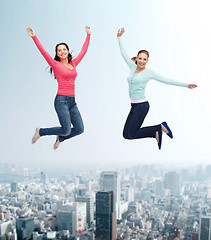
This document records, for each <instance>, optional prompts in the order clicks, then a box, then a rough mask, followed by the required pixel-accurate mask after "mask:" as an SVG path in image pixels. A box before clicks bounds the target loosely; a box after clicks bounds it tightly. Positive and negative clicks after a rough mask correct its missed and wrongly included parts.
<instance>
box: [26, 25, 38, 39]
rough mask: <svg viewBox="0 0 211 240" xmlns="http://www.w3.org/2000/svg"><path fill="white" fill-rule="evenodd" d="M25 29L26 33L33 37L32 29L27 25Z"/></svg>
mask: <svg viewBox="0 0 211 240" xmlns="http://www.w3.org/2000/svg"><path fill="white" fill-rule="evenodd" d="M26 31H27V33H28V34H29V36H30V37H34V36H35V35H36V34H35V32H34V30H33V29H32V28H30V27H27V29H26Z"/></svg>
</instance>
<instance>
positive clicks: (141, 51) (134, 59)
mask: <svg viewBox="0 0 211 240" xmlns="http://www.w3.org/2000/svg"><path fill="white" fill-rule="evenodd" d="M141 53H145V54H146V55H147V57H148V58H149V52H148V51H147V50H140V51H139V52H138V54H137V57H138V55H139V54H141ZM137 57H132V58H131V60H132V61H134V62H135V64H137V61H136V58H137Z"/></svg>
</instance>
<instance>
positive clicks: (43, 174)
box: [40, 172, 47, 185]
mask: <svg viewBox="0 0 211 240" xmlns="http://www.w3.org/2000/svg"><path fill="white" fill-rule="evenodd" d="M40 175H41V181H42V183H43V185H45V184H46V181H47V175H46V174H45V173H44V172H41V173H40Z"/></svg>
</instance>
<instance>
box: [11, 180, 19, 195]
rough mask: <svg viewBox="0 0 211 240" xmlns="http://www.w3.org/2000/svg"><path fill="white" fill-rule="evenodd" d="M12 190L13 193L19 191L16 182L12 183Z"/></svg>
mask: <svg viewBox="0 0 211 240" xmlns="http://www.w3.org/2000/svg"><path fill="white" fill-rule="evenodd" d="M10 189H11V192H17V190H18V183H17V182H16V181H14V182H12V183H11V184H10Z"/></svg>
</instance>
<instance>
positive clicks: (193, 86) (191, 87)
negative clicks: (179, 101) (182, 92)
mask: <svg viewBox="0 0 211 240" xmlns="http://www.w3.org/2000/svg"><path fill="white" fill-rule="evenodd" d="M196 87H198V86H197V85H196V84H192V83H190V84H188V88H190V89H193V88H196Z"/></svg>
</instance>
